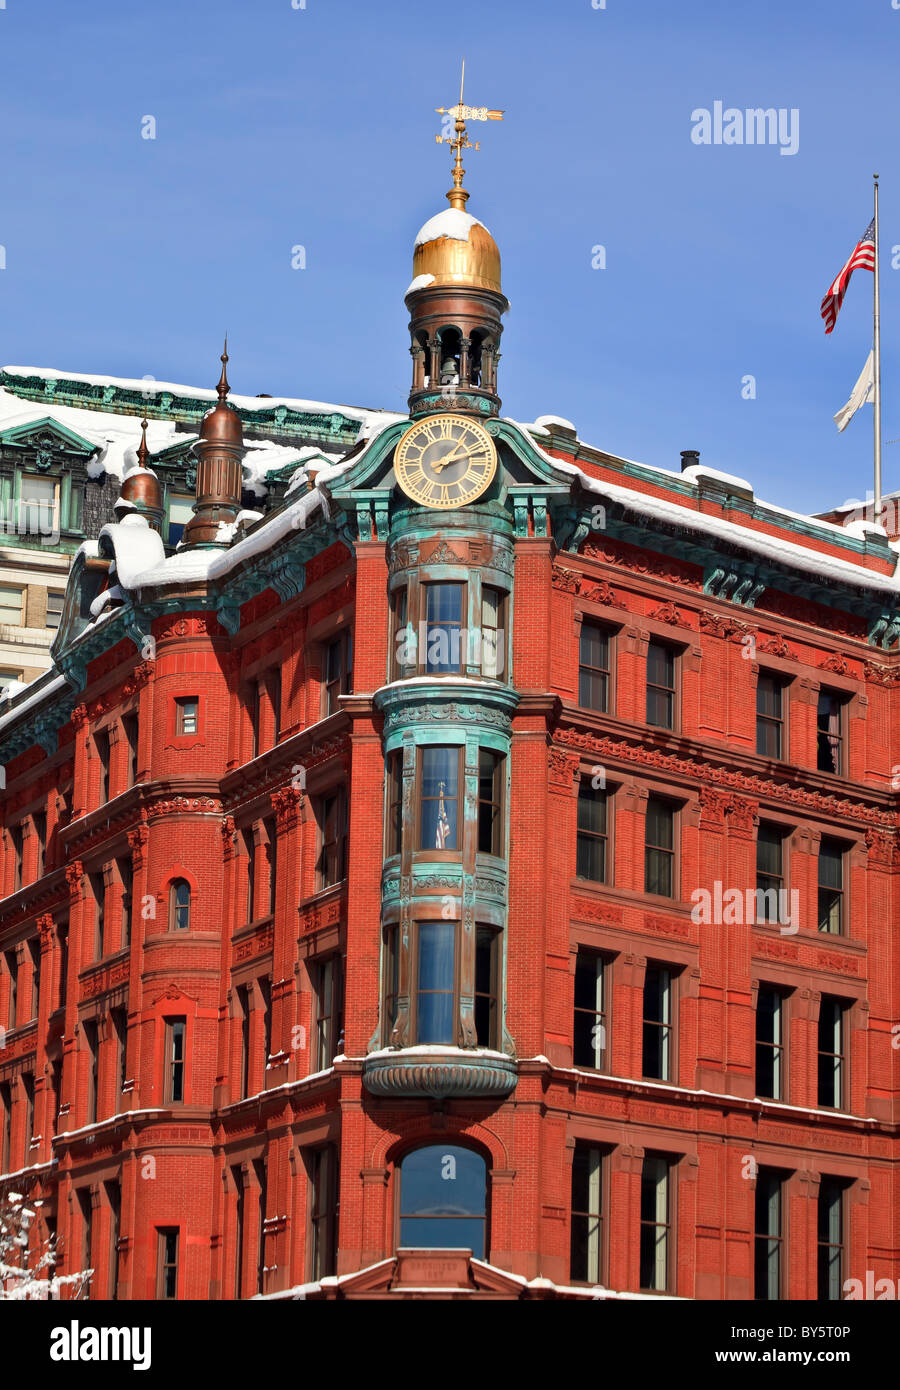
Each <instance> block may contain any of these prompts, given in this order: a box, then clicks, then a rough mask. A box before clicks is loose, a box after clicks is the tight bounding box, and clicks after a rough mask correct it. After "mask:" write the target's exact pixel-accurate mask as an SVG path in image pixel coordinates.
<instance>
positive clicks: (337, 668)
mask: <svg viewBox="0 0 900 1390" xmlns="http://www.w3.org/2000/svg"><path fill="white" fill-rule="evenodd" d="M352 650H353V649H352V645H351V637H350V633H349V632H347V631H346V630H345V631H343V632H340V633H339V634H338V635H337V637H335V638H333V639H332V641H330V642H329V643H328V645H327V646H326V648H325V653H324V672H323V683H324V686H325V709H324V714H325V716H326V717H327V716H328V715H329V714H336V713H337V711H338V710H339V709H340V707H341V703H340V697H341V695H349V693H350V672H351V660H352Z"/></svg>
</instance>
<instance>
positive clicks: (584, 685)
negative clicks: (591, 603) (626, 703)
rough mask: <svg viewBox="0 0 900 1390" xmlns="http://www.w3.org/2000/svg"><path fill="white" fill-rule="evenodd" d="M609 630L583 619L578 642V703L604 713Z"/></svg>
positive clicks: (606, 703)
mask: <svg viewBox="0 0 900 1390" xmlns="http://www.w3.org/2000/svg"><path fill="white" fill-rule="evenodd" d="M610 647H611V643H610V633H609V631H608V630H607V629H606V628H603V627H601V626H600V625H599V624H598V623H592V622H582V624H581V633H580V636H579V643H578V704H579V705H580V707H581V708H582V709H592V710H596V711H597V712H598V713H599V714H606V713H607V711H608V705H609V685H610Z"/></svg>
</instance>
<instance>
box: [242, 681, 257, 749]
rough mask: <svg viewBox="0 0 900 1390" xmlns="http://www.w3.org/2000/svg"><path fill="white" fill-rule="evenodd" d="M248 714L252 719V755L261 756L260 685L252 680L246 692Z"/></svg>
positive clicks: (245, 699) (245, 701)
mask: <svg viewBox="0 0 900 1390" xmlns="http://www.w3.org/2000/svg"><path fill="white" fill-rule="evenodd" d="M244 703H245V705H246V707H247V716H248V718H249V720H250V757H251V759H252V758H257V757H259V685H258V684H257V682H256V681H252V682H251V684H250V685H248V686H247V689H246V691H245V694H244Z"/></svg>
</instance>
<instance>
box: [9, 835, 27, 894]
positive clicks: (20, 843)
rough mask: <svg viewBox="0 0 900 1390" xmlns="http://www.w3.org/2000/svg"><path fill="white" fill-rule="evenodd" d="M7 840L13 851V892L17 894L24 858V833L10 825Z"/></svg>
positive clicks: (20, 885) (20, 883) (20, 882)
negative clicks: (8, 839)
mask: <svg viewBox="0 0 900 1390" xmlns="http://www.w3.org/2000/svg"><path fill="white" fill-rule="evenodd" d="M9 838H10V842H11V844H12V851H13V891H14V892H18V891H19V889H20V888H21V887H22V870H23V867H24V856H25V832H24V831H23V829H22V826H21V825H19V824H17V825H11V826H10V827H9Z"/></svg>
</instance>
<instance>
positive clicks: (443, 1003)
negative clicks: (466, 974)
mask: <svg viewBox="0 0 900 1390" xmlns="http://www.w3.org/2000/svg"><path fill="white" fill-rule="evenodd" d="M417 936H418V962H417V971H416V1025H417V1026H416V1042H417V1043H449V1044H451V1045H452V1044H455V1043H456V1040H457V1036H456V1035H457V1028H456V1017H455V1014H456V1009H455V1003H456V923H455V922H444V921H440V922H420V923H419V926H418V933H417Z"/></svg>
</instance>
